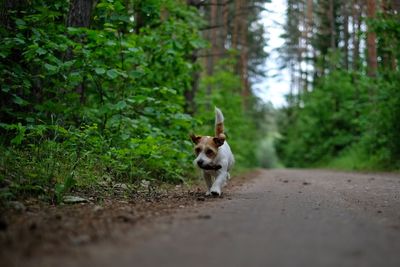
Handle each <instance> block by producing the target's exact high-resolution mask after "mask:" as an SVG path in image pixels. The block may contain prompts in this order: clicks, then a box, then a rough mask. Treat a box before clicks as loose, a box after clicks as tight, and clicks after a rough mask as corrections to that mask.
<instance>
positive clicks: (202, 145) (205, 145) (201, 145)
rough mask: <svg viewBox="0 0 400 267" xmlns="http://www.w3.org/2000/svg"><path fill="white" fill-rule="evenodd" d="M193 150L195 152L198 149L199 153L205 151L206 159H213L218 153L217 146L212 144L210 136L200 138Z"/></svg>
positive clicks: (212, 140)
mask: <svg viewBox="0 0 400 267" xmlns="http://www.w3.org/2000/svg"><path fill="white" fill-rule="evenodd" d="M194 149H195V151H196V150H198V149H200V152H201V151H205V152H206V155H207V157H209V158H211V159H213V158H215V157H216V156H217V153H218V145H217V144H216V143H215V142H214V137H211V136H202V137H201V138H200V140H199V142H198V143H197V145H196V146H195V148H194ZM207 150H211V151H212V153H207Z"/></svg>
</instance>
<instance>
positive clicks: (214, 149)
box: [190, 108, 235, 196]
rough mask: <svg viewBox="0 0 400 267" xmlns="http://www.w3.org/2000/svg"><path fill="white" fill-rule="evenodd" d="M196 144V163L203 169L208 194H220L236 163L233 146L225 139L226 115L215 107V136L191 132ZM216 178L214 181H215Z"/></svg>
mask: <svg viewBox="0 0 400 267" xmlns="http://www.w3.org/2000/svg"><path fill="white" fill-rule="evenodd" d="M190 137H191V138H192V141H193V143H194V144H195V148H194V152H195V154H196V159H195V160H194V161H193V163H194V165H196V166H198V167H199V168H200V169H201V172H202V175H203V178H204V180H205V181H206V184H207V192H206V196H209V195H211V194H212V195H213V196H220V195H221V194H222V187H223V186H225V185H226V182H227V179H230V175H229V171H230V169H231V168H232V166H233V164H234V163H235V159H234V157H233V154H232V151H231V148H230V147H229V145H228V143H227V142H226V141H225V134H224V115H222V112H221V110H219V109H218V108H215V136H214V137H212V136H201V135H194V134H191V135H190ZM213 180H214V181H213Z"/></svg>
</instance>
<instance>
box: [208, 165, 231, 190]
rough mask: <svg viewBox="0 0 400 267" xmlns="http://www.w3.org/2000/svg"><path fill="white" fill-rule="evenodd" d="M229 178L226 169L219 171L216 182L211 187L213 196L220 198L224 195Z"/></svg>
mask: <svg viewBox="0 0 400 267" xmlns="http://www.w3.org/2000/svg"><path fill="white" fill-rule="evenodd" d="M227 176H228V172H227V170H225V169H220V170H218V171H217V178H215V182H214V184H213V185H212V187H211V194H213V195H216V196H220V195H221V193H222V187H223V186H224V185H225V184H226V178H227Z"/></svg>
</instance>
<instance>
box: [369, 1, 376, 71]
mask: <svg viewBox="0 0 400 267" xmlns="http://www.w3.org/2000/svg"><path fill="white" fill-rule="evenodd" d="M375 14H376V2H375V0H367V17H368V19H374V18H375ZM367 65H368V76H370V77H375V76H376V72H377V69H378V62H377V51H376V33H375V32H373V31H372V29H370V28H368V32H367Z"/></svg>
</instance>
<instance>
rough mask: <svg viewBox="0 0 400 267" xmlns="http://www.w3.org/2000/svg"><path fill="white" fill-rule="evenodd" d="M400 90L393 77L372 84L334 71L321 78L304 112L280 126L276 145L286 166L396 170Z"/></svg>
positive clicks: (293, 112) (298, 111) (294, 112)
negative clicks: (279, 136) (281, 133)
mask: <svg viewBox="0 0 400 267" xmlns="http://www.w3.org/2000/svg"><path fill="white" fill-rule="evenodd" d="M386 77H387V76H386ZM354 80H356V82H354ZM374 83H375V84H374ZM399 86H400V80H399V79H398V77H394V76H392V77H391V78H390V79H387V78H385V77H381V78H377V79H371V78H367V77H365V76H364V75H362V74H358V73H348V72H344V71H333V72H332V73H330V74H329V75H327V76H325V77H324V78H322V79H321V80H320V82H319V84H318V85H317V87H316V88H315V89H314V90H313V91H312V92H310V93H309V94H307V95H305V96H304V99H303V102H302V107H298V108H292V109H287V110H286V112H285V113H286V115H285V116H284V117H283V119H282V125H281V131H282V132H283V133H284V134H283V137H282V138H281V139H280V140H279V142H278V144H277V145H278V149H279V153H280V155H281V156H282V159H284V163H285V164H286V165H287V166H301V167H306V166H310V165H318V166H330V167H338V168H344V169H351V168H352V169H393V168H398V167H399V166H400V165H399V163H400V162H399V158H400V157H399V155H400V154H399V151H400V142H399V140H400V135H399V134H400V129H399V126H398V125H399V124H398V121H399V119H400V117H399V116H400V115H399V114H400V110H399V107H400V93H399V91H398V88H399ZM287 114H290V115H291V116H287Z"/></svg>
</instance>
